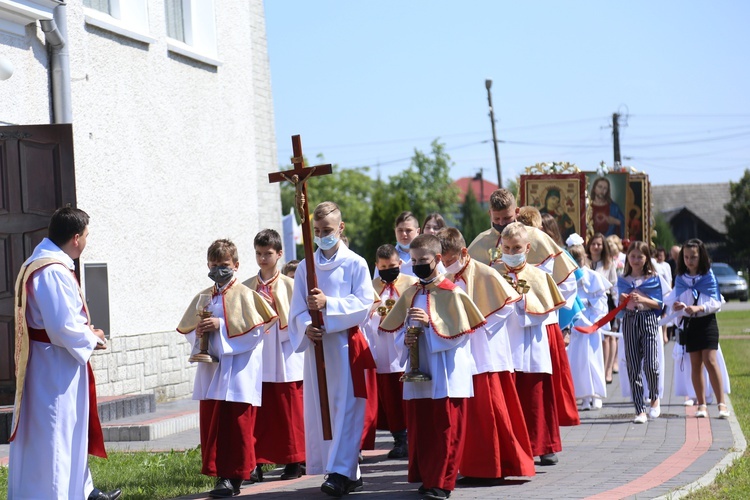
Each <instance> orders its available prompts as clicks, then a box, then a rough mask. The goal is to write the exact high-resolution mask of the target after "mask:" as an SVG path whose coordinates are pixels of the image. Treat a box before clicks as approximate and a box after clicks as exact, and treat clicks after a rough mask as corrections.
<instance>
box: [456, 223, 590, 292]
mask: <svg viewBox="0 0 750 500" xmlns="http://www.w3.org/2000/svg"><path fill="white" fill-rule="evenodd" d="M526 232H527V233H528V235H529V243H531V250H530V251H529V254H528V255H527V256H526V261H527V262H528V263H529V264H531V265H533V266H538V265H540V264H543V263H544V262H546V261H547V260H548V259H550V258H552V259H554V260H555V262H554V264H553V266H552V277H553V278H554V279H555V283H557V284H559V283H562V282H563V281H565V280H566V279H567V277H568V276H570V273H572V272H573V271H575V270H576V269H578V266H576V265H575V263H574V262H573V260H572V259H570V258H568V256H567V255H565V254H564V252H563V250H562V248H560V247H559V246H558V245H557V243H555V241H554V240H553V239H552V238H550V237H549V235H548V234H547V233H545V232H544V231H542V230H541V229H537V228H535V227H530V226H526ZM499 245H500V233H499V232H498V231H497V230H496V229H495V228H494V227H493V228H491V229H489V230H487V231H485V232H483V233H481V234H480V235H479V236H477V237H476V239H475V240H474V241H473V242H472V243H471V246H470V247H469V255H470V256H471V258H472V259H475V260H477V261H479V262H482V263H484V262H486V263H488V265H490V266H492V263H493V261H494V260H495V259H493V258H492V255H493V254H495V255H497V257H498V258H499V257H500V255H502V250H501V249H500V247H499ZM496 249H497V250H496ZM493 267H494V266H493ZM498 267H503V265H502V264H500V265H499V266H498Z"/></svg>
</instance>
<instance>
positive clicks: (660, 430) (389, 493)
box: [0, 344, 745, 500]
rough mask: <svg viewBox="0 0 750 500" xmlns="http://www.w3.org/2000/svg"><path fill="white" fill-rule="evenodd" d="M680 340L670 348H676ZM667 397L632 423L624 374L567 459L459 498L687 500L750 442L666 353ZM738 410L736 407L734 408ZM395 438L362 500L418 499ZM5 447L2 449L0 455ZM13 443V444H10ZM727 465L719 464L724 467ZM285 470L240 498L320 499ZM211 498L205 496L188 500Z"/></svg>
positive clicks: (368, 470)
mask: <svg viewBox="0 0 750 500" xmlns="http://www.w3.org/2000/svg"><path fill="white" fill-rule="evenodd" d="M671 351H672V344H669V345H668V346H667V347H666V352H667V353H671ZM666 361H667V377H666V380H665V392H666V396H665V398H664V399H663V400H662V403H661V406H662V416H661V417H660V418H659V419H657V420H654V421H649V422H648V423H647V424H645V425H636V424H633V423H632V419H633V416H634V410H633V407H632V404H631V403H630V402H629V401H628V400H626V399H625V398H623V397H621V396H620V385H619V382H620V381H619V379H618V377H617V376H615V380H614V383H613V384H612V385H609V386H608V389H609V390H610V397H609V398H608V399H606V400H605V403H604V407H603V408H602V409H601V410H599V411H586V412H582V413H581V425H580V426H577V427H564V428H562V438H563V451H562V453H560V454H559V455H558V456H559V458H560V463H559V464H558V465H555V466H551V467H541V466H537V468H536V471H537V475H536V476H535V477H533V478H527V479H522V478H519V479H510V480H507V481H505V482H504V483H503V484H501V485H498V486H492V487H465V486H459V487H457V488H456V490H455V491H454V492H453V494H452V495H451V498H454V499H480V498H481V499H499V498H529V499H560V498H596V499H614V498H639V499H641V498H656V497H659V496H663V495H669V498H679V496H680V492H678V493H677V494H675V493H673V492H675V491H676V490H680V489H681V488H685V487H686V486H688V487H696V485H697V484H696V482H698V481H699V480H701V478H703V480H702V481H703V483H706V482H710V481H711V480H712V478H713V475H714V474H715V472H716V469H717V468H723V467H726V465H727V464H728V463H730V462H731V461H732V460H733V458H734V457H735V456H736V455H738V454H741V453H742V451H744V449H745V440H744V437H743V436H742V433H741V431H740V428H739V424H738V423H737V421H736V419H735V418H734V415H732V417H731V418H730V419H729V420H720V419H718V418H716V415H717V408H716V406H715V405H714V406H709V416H710V418H709V419H696V418H694V416H693V415H694V414H695V408H694V407H685V406H683V404H682V402H683V401H682V399H683V398H681V397H675V396H672V373H673V372H672V359H671V356H670V355H667V356H666ZM730 409H731V406H730ZM198 441H199V437H198V431H197V430H193V431H187V432H183V433H180V434H174V435H172V436H169V437H166V438H163V439H159V440H155V441H147V442H129V443H108V444H107V447H108V449H110V450H114V449H122V450H126V449H130V450H139V449H146V450H154V451H156V450H170V449H175V450H178V449H186V448H191V447H195V446H196V445H197V444H198ZM390 446H391V439H390V436H389V435H388V434H387V433H379V434H378V439H377V444H376V447H377V449H376V450H373V451H371V452H366V458H365V462H364V463H363V464H362V475H363V478H364V482H365V488H364V491H363V492H361V493H356V494H352V495H351V498H352V500H356V498H361V499H368V500H380V499H388V500H394V499H401V498H405V499H410V498H413V499H417V498H419V496H418V494H417V493H416V487H417V486H418V485H415V484H409V483H407V481H406V461H403V460H389V459H388V458H387V456H386V455H387V452H388V450H389V449H390ZM3 448H4V447H0V456H2V454H3V451H4V449H3ZM5 448H7V447H5ZM717 466H719V467H717ZM280 472H281V470H280V469H279V470H276V471H274V472H270V473H268V474H267V475H266V480H265V481H264V482H262V483H259V484H255V485H252V486H248V487H246V488H243V490H242V494H241V496H239V497H236V498H255V499H262V500H271V499H308V498H310V499H320V500H323V499H325V498H328V497H327V496H326V495H324V494H323V493H321V492H320V484H321V483H322V481H323V477H322V476H303V477H302V478H300V479H297V480H293V481H281V480H279V479H278V475H279V474H280ZM183 498H186V499H203V498H206V496H205V494H201V495H193V496H188V497H183Z"/></svg>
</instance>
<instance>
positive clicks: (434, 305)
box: [379, 276, 486, 338]
mask: <svg viewBox="0 0 750 500" xmlns="http://www.w3.org/2000/svg"><path fill="white" fill-rule="evenodd" d="M423 289H424V290H426V291H427V292H428V295H427V314H428V315H429V316H430V327H432V330H433V331H434V332H435V333H436V334H437V335H438V336H440V337H443V338H457V337H460V336H461V335H464V334H466V333H472V332H474V330H476V329H477V328H478V327H480V326H482V325H484V324H485V323H486V321H485V320H484V316H483V315H482V312H481V311H480V310H479V308H478V307H477V306H476V305H475V304H474V302H472V301H471V299H470V298H469V296H468V295H466V294H465V293H464V291H463V290H461V289H460V288H458V287H457V286H456V285H455V284H454V283H453V282H451V281H450V280H447V279H445V278H443V277H442V276H439V277H438V278H437V279H436V280H435V281H433V282H432V283H430V284H429V285H425V286H422V285H420V284H419V283H416V284H414V285H412V286H411V287H409V288H407V289H406V290H405V291H404V293H403V294H402V295H401V298H400V299H398V302H396V305H395V306H393V309H392V310H391V312H390V313H388V316H386V317H385V320H383V322H382V323H381V324H380V328H379V329H380V330H382V331H384V332H389V333H391V332H395V331H398V330H400V329H401V328H402V327H403V326H404V320H405V319H406V312H407V310H408V309H409V308H410V307H412V304H413V303H414V298H415V297H416V295H417V292H421V291H422V290H423Z"/></svg>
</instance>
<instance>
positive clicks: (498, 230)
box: [492, 222, 511, 234]
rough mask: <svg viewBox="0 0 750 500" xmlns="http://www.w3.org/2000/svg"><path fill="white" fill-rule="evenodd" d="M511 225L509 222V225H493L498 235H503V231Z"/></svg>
mask: <svg viewBox="0 0 750 500" xmlns="http://www.w3.org/2000/svg"><path fill="white" fill-rule="evenodd" d="M510 224H511V223H510V222H508V223H507V224H492V227H494V228H495V230H497V232H498V233H500V234H503V229H505V228H506V227H508V226H509V225H510Z"/></svg>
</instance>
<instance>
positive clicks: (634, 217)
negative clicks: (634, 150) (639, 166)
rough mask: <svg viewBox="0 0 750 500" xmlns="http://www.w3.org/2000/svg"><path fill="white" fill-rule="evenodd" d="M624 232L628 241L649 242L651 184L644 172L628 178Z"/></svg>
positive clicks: (632, 174) (633, 174)
mask: <svg viewBox="0 0 750 500" xmlns="http://www.w3.org/2000/svg"><path fill="white" fill-rule="evenodd" d="M626 206H627V213H626V214H625V216H626V217H625V220H626V226H625V227H626V233H627V238H628V239H629V240H630V241H645V242H646V243H649V244H650V243H651V184H650V183H649V181H648V175H646V174H645V173H642V172H639V173H631V174H630V175H629V178H628V192H627V205H626Z"/></svg>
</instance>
